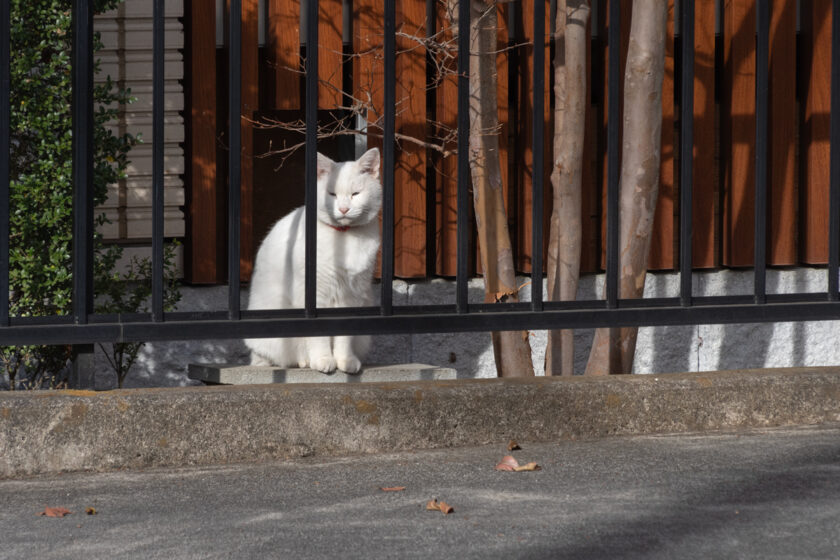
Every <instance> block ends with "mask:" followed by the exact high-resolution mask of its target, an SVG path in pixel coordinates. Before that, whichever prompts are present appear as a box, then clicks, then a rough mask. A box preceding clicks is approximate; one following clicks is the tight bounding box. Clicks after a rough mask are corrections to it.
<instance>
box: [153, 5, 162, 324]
mask: <svg viewBox="0 0 840 560" xmlns="http://www.w3.org/2000/svg"><path fill="white" fill-rule="evenodd" d="M163 17H164V0H154V7H153V15H152V18H153V23H152V320H153V321H163V193H164V191H163V102H164V101H163V78H164V72H163V69H164V66H163V65H164V60H163V48H164V28H163V21H164V20H163Z"/></svg>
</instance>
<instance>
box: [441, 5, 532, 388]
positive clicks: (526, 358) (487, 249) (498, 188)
mask: <svg viewBox="0 0 840 560" xmlns="http://www.w3.org/2000/svg"><path fill="white" fill-rule="evenodd" d="M462 1H470V142H469V158H470V172H471V175H472V185H473V203H474V206H475V218H476V223H477V226H478V242H479V245H480V251H481V265H482V269H483V271H484V291H485V298H484V300H485V301H486V302H506V301H507V302H515V301H518V299H519V297H518V291H517V287H516V272H515V270H514V267H513V251H512V249H511V243H510V234H509V232H508V226H507V214H506V212H505V204H504V196H503V192H502V173H501V163H500V160H499V138H498V134H499V111H498V84H497V76H496V57H497V55H498V45H497V35H498V29H497V25H498V23H497V15H496V9H497V8H496V2H495V1H493V0H462ZM450 6H457V0H451V4H450ZM450 13H452V14H457V9H452V10H451V11H450ZM455 19H457V18H455ZM456 27H457V22H456ZM534 289H537V288H536V287H535V288H534ZM491 338H492V341H493V355H494V357H495V359H496V372H497V373H498V375H499V377H522V376H533V375H534V367H533V364H532V362H531V343H530V340H529V337H528V332H527V331H503V332H494V333H492V337H491Z"/></svg>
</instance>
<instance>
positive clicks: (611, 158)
mask: <svg viewBox="0 0 840 560" xmlns="http://www.w3.org/2000/svg"><path fill="white" fill-rule="evenodd" d="M609 16H610V28H609V31H608V34H607V44H608V46H609V49H610V54H609V69H608V78H607V88H608V92H607V93H608V100H607V111H608V113H607V270H606V288H605V293H606V300H607V307H609V308H615V307H618V242H619V240H618V233H619V230H618V219H619V218H618V182H619V178H620V174H619V172H620V169H619V167H618V156H619V151H618V149H619V144H618V130H619V129H618V126H619V103H620V101H621V99H620V97H619V95H618V94H619V80H620V78H621V0H610V13H609Z"/></svg>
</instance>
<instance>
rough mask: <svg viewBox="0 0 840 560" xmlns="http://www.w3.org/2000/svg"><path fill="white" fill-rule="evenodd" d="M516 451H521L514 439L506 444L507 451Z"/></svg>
mask: <svg viewBox="0 0 840 560" xmlns="http://www.w3.org/2000/svg"><path fill="white" fill-rule="evenodd" d="M517 449H522V448H521V447H519V444H518V443H516V440H515V439H512V440H510V442H509V443H508V451H516V450H517Z"/></svg>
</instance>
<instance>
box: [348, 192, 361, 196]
mask: <svg viewBox="0 0 840 560" xmlns="http://www.w3.org/2000/svg"><path fill="white" fill-rule="evenodd" d="M357 194H359V193H358V192H354V193H350V196H356V195H357Z"/></svg>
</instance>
